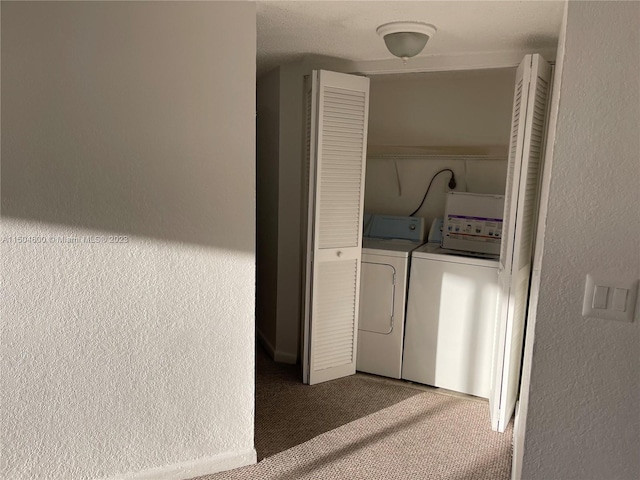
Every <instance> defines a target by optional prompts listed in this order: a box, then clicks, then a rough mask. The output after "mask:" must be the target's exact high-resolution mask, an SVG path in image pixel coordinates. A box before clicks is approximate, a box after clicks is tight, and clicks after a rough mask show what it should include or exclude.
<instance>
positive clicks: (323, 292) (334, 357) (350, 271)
mask: <svg viewBox="0 0 640 480" xmlns="http://www.w3.org/2000/svg"><path fill="white" fill-rule="evenodd" d="M357 273H358V265H357V261H356V260H349V261H345V262H331V263H327V264H322V265H320V266H319V267H318V277H317V278H318V285H317V290H316V291H317V295H318V303H317V305H316V307H317V309H316V315H315V316H314V318H313V328H314V330H315V335H314V337H313V343H312V346H311V348H312V351H313V352H314V355H313V357H312V364H311V369H312V371H319V370H324V369H326V368H330V367H337V366H341V365H345V364H349V363H352V362H353V361H354V342H353V340H354V334H355V332H354V327H355V325H354V322H353V317H354V314H355V311H356V310H355V303H356V281H357Z"/></svg>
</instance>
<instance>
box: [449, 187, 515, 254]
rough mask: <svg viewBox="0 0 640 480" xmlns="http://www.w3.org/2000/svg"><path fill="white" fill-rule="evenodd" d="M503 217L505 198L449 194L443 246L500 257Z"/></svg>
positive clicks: (502, 196)
mask: <svg viewBox="0 0 640 480" xmlns="http://www.w3.org/2000/svg"><path fill="white" fill-rule="evenodd" d="M503 214H504V195H486V194H480V193H464V192H448V193H447V198H446V204H445V211H444V226H443V230H442V234H443V237H442V247H443V248H447V249H451V250H463V251H467V252H476V253H485V254H488V255H496V256H498V255H499V254H500V242H501V239H502V217H503Z"/></svg>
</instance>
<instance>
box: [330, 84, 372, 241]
mask: <svg viewBox="0 0 640 480" xmlns="http://www.w3.org/2000/svg"><path fill="white" fill-rule="evenodd" d="M366 100H367V97H366V94H365V92H360V91H353V90H347V89H342V88H335V87H329V86H328V87H326V89H325V90H324V101H323V102H321V112H322V120H323V129H322V133H321V141H320V145H321V151H322V162H321V166H320V173H319V175H318V179H319V182H320V184H321V191H320V202H319V205H320V207H319V223H320V242H319V248H336V247H355V246H357V245H358V243H359V241H360V224H359V217H360V211H361V205H360V202H361V200H360V199H361V197H362V189H363V181H362V180H363V173H364V172H363V162H364V156H363V153H364V148H365V144H366V141H365V131H366V121H365V120H366V118H365V114H366V113H367V108H366V104H365V102H366Z"/></svg>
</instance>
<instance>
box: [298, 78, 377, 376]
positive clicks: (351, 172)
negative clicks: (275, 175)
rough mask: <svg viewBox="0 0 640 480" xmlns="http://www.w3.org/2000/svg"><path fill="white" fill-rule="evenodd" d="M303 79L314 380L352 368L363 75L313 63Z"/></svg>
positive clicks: (307, 346) (307, 330) (307, 338)
mask: <svg viewBox="0 0 640 480" xmlns="http://www.w3.org/2000/svg"><path fill="white" fill-rule="evenodd" d="M310 83H311V88H310V89H308V90H307V92H306V95H307V98H306V102H305V103H306V105H307V107H306V108H307V115H306V117H307V121H308V128H307V130H306V131H307V142H306V143H307V157H308V165H309V167H308V172H309V183H308V192H309V197H308V229H307V232H308V233H307V261H306V262H305V265H306V294H305V323H304V335H303V336H304V351H303V376H304V381H305V383H309V384H315V383H320V382H324V381H328V380H332V379H335V378H340V377H344V376H347V375H352V374H354V373H355V371H356V353H357V350H356V349H357V338H358V308H359V296H360V268H361V267H360V255H361V251H362V248H361V245H362V217H363V203H364V175H365V161H366V144H367V124H368V115H369V79H368V78H366V77H359V76H355V75H346V74H342V73H335V72H328V71H323V70H318V71H314V72H313V74H312V78H311V82H310ZM305 183H306V182H305Z"/></svg>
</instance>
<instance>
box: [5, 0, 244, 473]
mask: <svg viewBox="0 0 640 480" xmlns="http://www.w3.org/2000/svg"><path fill="white" fill-rule="evenodd" d="M0 8H1V9H2V12H1V18H2V28H1V35H2V73H1V75H2V84H1V88H2V92H1V93H2V238H3V241H2V244H1V246H0V248H1V251H2V258H1V261H2V290H3V298H2V305H1V307H0V308H1V318H2V372H1V385H0V387H1V388H0V392H1V393H0V395H1V419H0V432H1V444H2V459H1V464H0V477H2V478H7V479H12V480H20V479H22V480H25V479H34V478H38V479H43V480H45V479H60V480H62V479H64V480H74V479H77V480H79V479H87V478H118V479H126V478H154V479H184V478H192V477H195V476H198V475H203V474H205V473H210V472H215V471H218V470H223V469H228V468H233V467H236V466H241V465H244V464H248V463H252V462H255V458H256V455H255V450H254V447H253V421H254V354H255V353H254V342H253V339H254V325H255V323H254V315H255V308H254V307H255V302H254V298H255V287H254V285H255V268H254V264H255V254H254V249H255V214H254V212H255V173H256V172H255V68H256V64H255V60H256V11H255V9H256V7H255V4H254V3H251V2H2V5H1V7H0ZM229 45H233V48H232V49H230V48H228V46H229Z"/></svg>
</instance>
